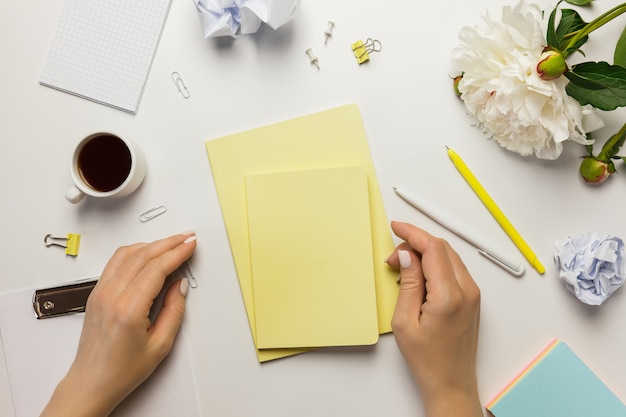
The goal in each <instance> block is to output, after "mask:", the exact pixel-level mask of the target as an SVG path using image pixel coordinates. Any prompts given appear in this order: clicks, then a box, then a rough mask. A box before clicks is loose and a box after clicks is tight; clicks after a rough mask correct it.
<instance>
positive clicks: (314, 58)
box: [304, 48, 320, 69]
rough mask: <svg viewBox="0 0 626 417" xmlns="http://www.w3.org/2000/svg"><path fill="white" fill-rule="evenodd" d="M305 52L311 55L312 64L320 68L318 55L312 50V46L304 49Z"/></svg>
mask: <svg viewBox="0 0 626 417" xmlns="http://www.w3.org/2000/svg"><path fill="white" fill-rule="evenodd" d="M304 53H305V54H306V55H307V56H308V57H309V61H311V64H313V65H315V66H316V67H317V69H320V64H318V62H317V57H316V56H315V55H313V51H312V50H311V48H309V49H307V50H306V51H304Z"/></svg>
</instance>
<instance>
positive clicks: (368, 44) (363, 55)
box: [352, 38, 383, 65]
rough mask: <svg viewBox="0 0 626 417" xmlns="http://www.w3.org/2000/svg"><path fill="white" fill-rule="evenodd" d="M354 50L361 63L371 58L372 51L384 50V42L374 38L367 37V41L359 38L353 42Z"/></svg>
mask: <svg viewBox="0 0 626 417" xmlns="http://www.w3.org/2000/svg"><path fill="white" fill-rule="evenodd" d="M352 50H353V51H354V56H355V57H356V60H357V62H358V63H359V65H360V64H362V63H364V62H367V61H369V60H370V56H369V54H371V53H372V52H380V51H382V50H383V44H382V43H380V41H378V40H376V39H372V38H367V40H366V41H365V43H363V41H361V40H358V41H356V42H354V43H353V44H352Z"/></svg>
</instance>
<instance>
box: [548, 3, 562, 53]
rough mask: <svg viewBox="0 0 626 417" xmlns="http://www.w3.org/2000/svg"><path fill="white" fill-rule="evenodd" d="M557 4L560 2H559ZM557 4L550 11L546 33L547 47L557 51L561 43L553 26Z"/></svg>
mask: <svg viewBox="0 0 626 417" xmlns="http://www.w3.org/2000/svg"><path fill="white" fill-rule="evenodd" d="M559 3H561V2H560V1H559ZM559 3H557V5H556V7H555V8H554V10H552V13H550V18H549V19H548V30H547V32H546V42H547V43H548V46H551V47H553V48H554V49H559V44H560V43H561V42H560V41H559V38H558V36H557V35H556V29H555V26H554V20H555V19H556V11H557V10H558V9H559ZM559 51H560V49H559Z"/></svg>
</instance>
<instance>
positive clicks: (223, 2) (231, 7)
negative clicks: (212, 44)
mask: <svg viewBox="0 0 626 417" xmlns="http://www.w3.org/2000/svg"><path fill="white" fill-rule="evenodd" d="M194 3H195V4H196V9H197V11H198V16H199V17H200V22H201V24H202V31H203V32H204V37H205V38H209V37H219V36H232V37H233V38H236V37H237V36H238V35H247V34H250V33H255V32H256V31H257V30H259V27H260V26H261V23H266V24H267V25H269V26H270V27H271V28H273V29H278V28H279V27H281V26H282V25H284V24H285V23H287V22H288V21H290V20H291V19H293V18H294V17H295V16H296V15H297V14H298V13H299V12H300V0H194Z"/></svg>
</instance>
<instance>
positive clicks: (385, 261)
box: [383, 255, 391, 263]
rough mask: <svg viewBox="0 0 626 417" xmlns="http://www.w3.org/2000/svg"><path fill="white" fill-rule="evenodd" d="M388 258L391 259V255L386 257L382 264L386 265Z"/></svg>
mask: <svg viewBox="0 0 626 417" xmlns="http://www.w3.org/2000/svg"><path fill="white" fill-rule="evenodd" d="M389 258H391V255H389V256H387V257H386V258H385V260H384V261H383V262H384V263H387V262H388V261H389Z"/></svg>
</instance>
